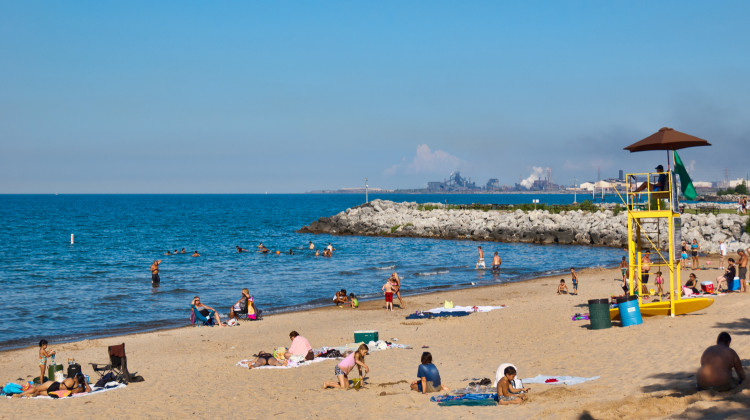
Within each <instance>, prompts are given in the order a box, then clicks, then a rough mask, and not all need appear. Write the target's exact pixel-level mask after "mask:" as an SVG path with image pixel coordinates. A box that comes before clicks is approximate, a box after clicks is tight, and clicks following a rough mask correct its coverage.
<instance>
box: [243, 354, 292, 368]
mask: <svg viewBox="0 0 750 420" xmlns="http://www.w3.org/2000/svg"><path fill="white" fill-rule="evenodd" d="M261 366H284V362H282V361H281V360H279V359H277V358H276V357H274V355H273V354H271V353H266V352H264V351H263V350H261V351H259V352H258V358H257V359H255V360H253V362H252V363H250V364H249V365H248V366H247V368H248V369H252V368H257V367H261Z"/></svg>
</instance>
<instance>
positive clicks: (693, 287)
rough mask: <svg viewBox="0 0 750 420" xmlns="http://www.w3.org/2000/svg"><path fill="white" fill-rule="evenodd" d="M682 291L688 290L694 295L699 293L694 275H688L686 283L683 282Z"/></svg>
mask: <svg viewBox="0 0 750 420" xmlns="http://www.w3.org/2000/svg"><path fill="white" fill-rule="evenodd" d="M683 289H690V290H691V291H692V292H693V294H695V295H697V294H699V293H700V292H699V291H698V280H697V279H696V278H695V273H690V277H689V278H688V281H686V282H685V286H683Z"/></svg>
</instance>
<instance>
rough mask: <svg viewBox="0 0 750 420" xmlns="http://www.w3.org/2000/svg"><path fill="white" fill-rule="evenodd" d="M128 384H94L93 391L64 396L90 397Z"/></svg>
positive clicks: (43, 396) (46, 396) (45, 396)
mask: <svg viewBox="0 0 750 420" xmlns="http://www.w3.org/2000/svg"><path fill="white" fill-rule="evenodd" d="M126 386H127V385H125V384H121V383H119V382H110V383H108V384H106V385H104V386H102V387H96V386H92V387H91V392H83V393H80V394H71V395H68V396H66V397H64V399H68V398H82V397H88V396H90V395H95V394H101V393H103V392H108V391H113V390H115V389H120V388H125V387H126ZM9 397H10V396H9ZM37 398H47V399H58V397H55V398H53V397H51V396H49V395H40V396H38V397H34V399H37Z"/></svg>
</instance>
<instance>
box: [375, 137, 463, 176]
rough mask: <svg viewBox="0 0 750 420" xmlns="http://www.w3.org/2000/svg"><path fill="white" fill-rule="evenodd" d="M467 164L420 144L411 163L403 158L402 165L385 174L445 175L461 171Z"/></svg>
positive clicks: (441, 151)
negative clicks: (457, 170)
mask: <svg viewBox="0 0 750 420" xmlns="http://www.w3.org/2000/svg"><path fill="white" fill-rule="evenodd" d="M465 164H466V162H464V161H463V160H461V159H459V158H457V157H456V156H453V155H451V154H450V153H448V152H445V151H443V150H435V151H432V150H431V149H430V147H429V146H427V145H426V144H420V145H419V146H417V152H416V154H415V155H414V158H413V159H412V160H411V162H409V161H407V160H406V158H403V159H401V162H400V163H397V164H395V165H392V166H390V167H389V168H386V170H385V171H384V172H385V174H386V175H395V174H397V173H405V174H427V173H445V172H449V171H453V170H456V169H459V168H460V167H461V166H463V165H465Z"/></svg>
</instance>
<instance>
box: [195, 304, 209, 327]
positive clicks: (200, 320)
mask: <svg viewBox="0 0 750 420" xmlns="http://www.w3.org/2000/svg"><path fill="white" fill-rule="evenodd" d="M190 307H191V308H193V316H194V317H195V321H193V324H196V325H208V326H209V327H213V325H214V311H209V312H208V315H207V316H204V315H203V314H202V313H201V311H199V310H198V308H196V307H195V305H190Z"/></svg>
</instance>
